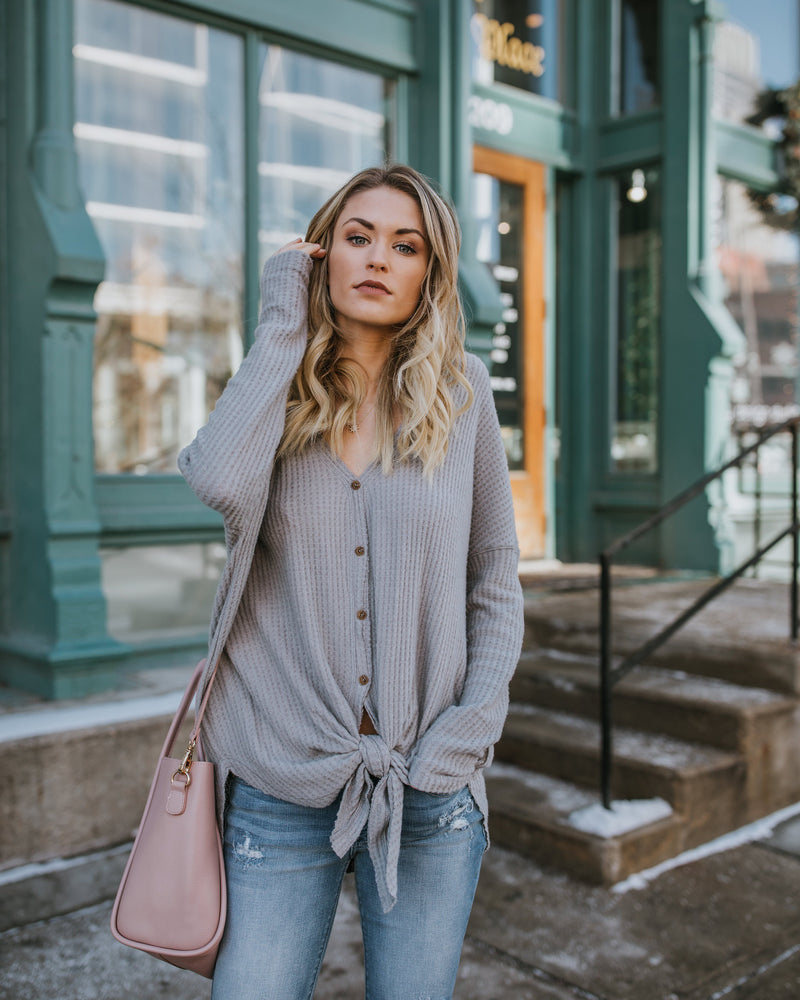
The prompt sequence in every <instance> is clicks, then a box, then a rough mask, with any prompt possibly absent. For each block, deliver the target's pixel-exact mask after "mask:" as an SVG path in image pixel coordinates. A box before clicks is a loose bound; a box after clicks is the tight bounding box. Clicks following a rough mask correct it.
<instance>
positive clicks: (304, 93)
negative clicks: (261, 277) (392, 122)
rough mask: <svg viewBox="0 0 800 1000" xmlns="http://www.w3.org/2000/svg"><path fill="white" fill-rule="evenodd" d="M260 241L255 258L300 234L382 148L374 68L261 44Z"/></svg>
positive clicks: (379, 81)
mask: <svg viewBox="0 0 800 1000" xmlns="http://www.w3.org/2000/svg"><path fill="white" fill-rule="evenodd" d="M260 58H261V61H262V70H261V80H260V84H259V104H260V109H261V113H260V121H259V136H258V148H259V162H258V173H259V181H260V205H259V219H260V227H259V245H260V253H261V259H262V261H263V260H265V259H266V257H268V256H269V255H270V254H271V253H272V252H273V251H275V250H276V249H278V247H281V246H283V245H284V244H285V243H287V242H288V241H289V240H291V239H293V238H294V237H295V236H298V235H300V234H302V233H304V232H305V230H306V226H307V224H308V222H309V220H310V218H311V216H312V215H313V214H314V213H315V212H316V210H317V209H318V208H319V207H320V205H321V204H322V203H323V202H324V201H325V199H326V198H328V196H329V195H331V194H333V192H334V191H335V190H336V189H337V188H339V187H340V186H341V185H342V184H343V183H344V182H345V181H346V180H347V179H348V178H349V177H350V176H351V175H352V174H354V173H356V172H357V171H358V170H361V169H363V168H364V167H372V166H377V165H380V164H381V163H383V162H384V160H385V159H386V158H387V156H388V155H389V154H390V152H391V150H390V148H389V145H390V144H389V129H388V124H389V110H390V100H391V96H392V88H391V84H390V82H389V81H387V80H386V79H384V78H383V77H381V76H378V75H377V74H375V73H367V72H365V71H363V70H358V69H353V68H352V67H350V66H342V65H340V64H339V63H334V62H330V61H328V60H325V59H318V58H316V57H312V56H309V55H304V54H302V53H298V52H292V51H290V50H288V49H284V48H281V47H280V46H277V45H264V46H262V48H261V52H260Z"/></svg>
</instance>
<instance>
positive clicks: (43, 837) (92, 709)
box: [0, 692, 191, 871]
mask: <svg viewBox="0 0 800 1000" xmlns="http://www.w3.org/2000/svg"><path fill="white" fill-rule="evenodd" d="M179 701H180V693H179V692H174V693H172V694H166V695H162V696H157V697H147V698H141V699H138V698H137V699H128V700H119V701H116V702H109V703H97V704H84V705H75V706H72V707H64V708H54V709H43V710H41V711H34V712H17V713H14V712H12V713H9V714H7V715H5V716H2V717H0V754H2V758H3V767H2V768H0V801H1V802H2V803H3V821H2V823H0V871H2V870H3V869H10V868H14V867H16V866H18V865H24V864H29V863H31V862H43V861H46V860H48V859H50V858H59V857H60V858H69V857H72V856H75V855H80V854H85V853H86V852H88V851H96V850H103V849H106V848H109V847H112V846H113V845H117V844H124V843H126V842H128V841H130V840H131V838H132V837H133V835H134V833H135V830H136V827H137V826H138V824H139V821H140V819H141V816H142V809H143V808H144V804H145V801H146V799H147V793H148V790H149V788H150V783H151V781H152V777H153V772H154V770H155V766H156V763H157V761H158V755H159V752H160V750H161V746H162V744H163V742H164V738H165V736H166V734H167V730H168V729H169V724H170V722H171V721H172V717H173V715H174V712H175V710H176V708H177V706H178V702H179ZM190 726H191V722H190V720H187V723H186V726H185V732H182V733H181V735H180V739H179V742H178V745H177V747H176V752H177V754H178V756H181V755H182V754H183V750H184V749H185V740H186V737H187V736H188V731H189V729H190Z"/></svg>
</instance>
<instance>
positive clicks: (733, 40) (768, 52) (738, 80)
mask: <svg viewBox="0 0 800 1000" xmlns="http://www.w3.org/2000/svg"><path fill="white" fill-rule="evenodd" d="M721 6H722V8H723V17H724V20H723V21H722V22H721V23H718V24H717V25H716V26H715V33H714V113H715V114H716V115H717V116H718V117H720V118H727V119H729V120H731V121H736V122H745V121H747V120H748V119H749V118H750V116H752V115H753V114H754V113H755V112H756V111H758V110H759V108H761V107H762V105H764V98H765V97H766V96H768V95H767V92H768V91H769V90H770V89H774V90H781V89H783V88H785V87H789V86H790V85H791V84H793V83H794V82H795V81H796V80H797V76H798V73H799V72H800V9H798V8H799V7H800V5H798V3H797V0H770V2H769V3H768V4H759V3H753V2H752V0H724V3H723V4H722V5H721ZM759 124H762V122H761V121H759ZM763 124H764V125H765V127H766V129H767V131H768V132H775V131H777V130H779V128H780V126H779V123H778V122H776V121H775V119H774V118H773V117H772V116H769V117H768V118H767V119H766V121H764V122H763Z"/></svg>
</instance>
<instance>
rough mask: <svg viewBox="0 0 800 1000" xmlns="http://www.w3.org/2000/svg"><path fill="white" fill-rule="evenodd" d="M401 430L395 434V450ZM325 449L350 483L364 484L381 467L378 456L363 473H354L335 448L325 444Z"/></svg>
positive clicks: (398, 429)
mask: <svg viewBox="0 0 800 1000" xmlns="http://www.w3.org/2000/svg"><path fill="white" fill-rule="evenodd" d="M400 430H401V428H400V427H398V428H397V430H396V431H395V432H394V447H395V448H396V447H397V438H398V437H399V435H400ZM323 447H324V448H325V451H326V452H327V453H328V455H329V456H330V459H331V461H332V462H333V464H334V465H335V466H336V467H337V468H338V469H339V470H341V472H343V473H344V474H345V475H346V476H347V478H348V480H349V481H350V482H353V481H354V480H358V481H359V482H362V481H363V480H364V478H365V477H366V476H368V475H370V474H371V473H372V471H373V469H375V467H376V466H379V465H380V464H381V457H380V455H376V456H375V458H373V459H372V461H371V462H370V463H369V465H367V466H366V467H365V468H364V470H363V472H354V471H353V470H352V469H351V468H350V466H349V465H348V464H347V462H345V460H344V459H343V458H342V456H341V455H339V454H337V452H335V451H334V450H333V448H331V446H330V445H329V444H325V443H323Z"/></svg>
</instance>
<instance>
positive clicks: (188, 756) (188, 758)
mask: <svg viewBox="0 0 800 1000" xmlns="http://www.w3.org/2000/svg"><path fill="white" fill-rule="evenodd" d="M196 746H197V743H196V741H195V740H189V746H188V747H187V748H186V753H185V754H184V755H183V760H182V761H181V766H180V767H179V768H178V770H179V771H180V772H181V774H186V775H188V774H189V768H190V767H191V766H192V759H193V757H194V748H195V747H196Z"/></svg>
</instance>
